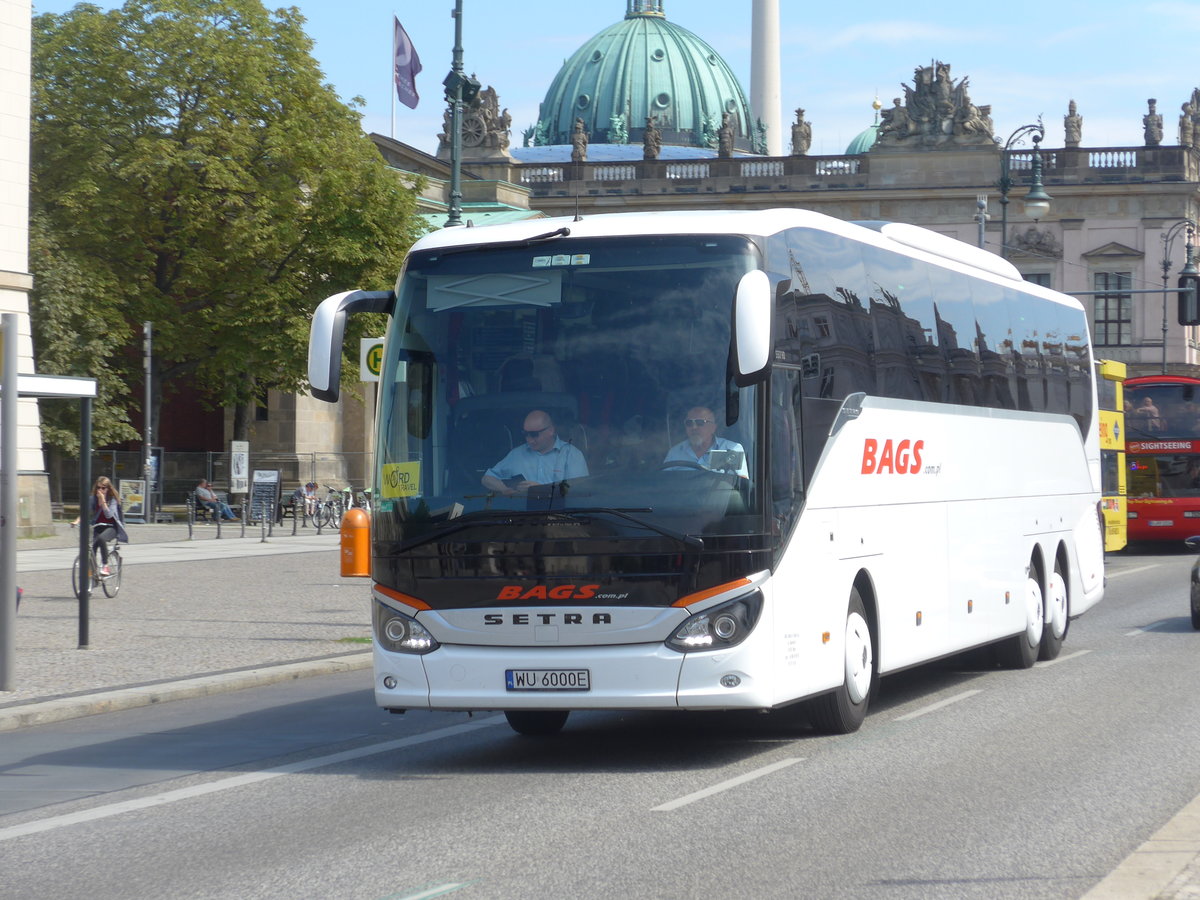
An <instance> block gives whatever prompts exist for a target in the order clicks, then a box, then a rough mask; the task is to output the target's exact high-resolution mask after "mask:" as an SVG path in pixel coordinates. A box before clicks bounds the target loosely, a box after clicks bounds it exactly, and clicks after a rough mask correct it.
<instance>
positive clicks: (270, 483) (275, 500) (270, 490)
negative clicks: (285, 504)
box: [250, 469, 282, 522]
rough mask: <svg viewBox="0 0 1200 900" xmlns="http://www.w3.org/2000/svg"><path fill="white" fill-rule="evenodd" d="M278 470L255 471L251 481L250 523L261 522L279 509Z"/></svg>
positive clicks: (280, 484) (279, 485)
mask: <svg viewBox="0 0 1200 900" xmlns="http://www.w3.org/2000/svg"><path fill="white" fill-rule="evenodd" d="M281 487H282V483H281V482H280V480H279V470H278V469H255V470H254V476H253V478H252V479H251V481H250V521H252V522H261V521H262V520H263V519H264V518H267V517H269V516H271V515H272V513H273V511H274V510H276V509H278V508H279V491H280V489H281Z"/></svg>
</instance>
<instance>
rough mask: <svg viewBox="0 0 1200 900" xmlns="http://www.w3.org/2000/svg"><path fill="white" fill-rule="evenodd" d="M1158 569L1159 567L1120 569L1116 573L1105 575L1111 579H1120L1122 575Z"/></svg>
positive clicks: (1106, 572)
mask: <svg viewBox="0 0 1200 900" xmlns="http://www.w3.org/2000/svg"><path fill="white" fill-rule="evenodd" d="M1157 568H1158V566H1135V567H1134V568H1132V569H1118V570H1117V571H1115V572H1109V571H1105V573H1104V574H1105V575H1107V576H1108V577H1109V578H1119V577H1121V576H1122V575H1133V574H1135V573H1137V572H1148V571H1150V570H1151V569H1157Z"/></svg>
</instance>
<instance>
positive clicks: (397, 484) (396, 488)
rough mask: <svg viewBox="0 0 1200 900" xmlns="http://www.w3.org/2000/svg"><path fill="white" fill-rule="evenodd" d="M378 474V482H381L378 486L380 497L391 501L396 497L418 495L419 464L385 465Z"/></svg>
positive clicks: (419, 480) (419, 481)
mask: <svg viewBox="0 0 1200 900" xmlns="http://www.w3.org/2000/svg"><path fill="white" fill-rule="evenodd" d="M380 474H381V476H382V477H381V479H380V480H381V481H382V482H383V483H382V484H381V485H380V491H379V496H380V497H383V498H384V499H388V500H391V499H395V498H397V497H416V496H417V495H418V494H419V490H418V485H419V484H420V483H421V463H420V462H402V463H386V464H384V466H383V468H382V469H381V472H380Z"/></svg>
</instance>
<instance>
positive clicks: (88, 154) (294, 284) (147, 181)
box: [31, 0, 420, 434]
mask: <svg viewBox="0 0 1200 900" xmlns="http://www.w3.org/2000/svg"><path fill="white" fill-rule="evenodd" d="M303 21H304V20H303V17H302V16H301V15H300V14H299V12H298V11H297V10H296V9H295V8H289V9H280V10H275V11H273V12H269V11H268V10H266V9H265V8H264V7H263V6H262V4H261V3H260V2H259V0H129V2H127V3H126V4H125V5H124V6H122V7H120V8H119V9H114V10H112V11H108V12H104V11H101V10H100V9H98V8H97V7H95V6H92V5H89V4H81V5H79V6H76V7H74V8H73V9H72V10H70V11H69V12H67V13H65V14H63V15H41V16H37V17H35V18H34V20H33V40H34V43H33V124H32V159H31V162H32V192H31V206H32V211H33V217H32V225H31V230H32V231H33V240H34V242H35V246H40V247H41V248H43V251H44V252H35V254H34V256H33V261H32V262H31V268H32V270H33V272H34V275H35V290H34V310H35V320H34V329H35V339H36V340H37V341H38V352H39V355H40V357H41V359H42V360H43V362H44V364H45V365H44V367H45V368H46V369H47V370H52V371H63V372H66V371H70V372H72V373H73V374H96V375H99V376H102V377H103V376H105V375H106V374H108V373H106V369H108V370H111V372H112V373H117V374H119V375H123V376H124V378H125V379H126V381H127V382H130V381H132V382H134V383H135V384H136V383H137V382H138V380H139V379H140V375H139V374H138V373H139V372H140V369H141V352H140V337H141V323H142V322H144V321H150V322H152V323H153V325H154V362H155V369H156V371H155V379H154V380H155V384H156V386H161V385H163V384H166V385H168V386H169V387H170V386H174V389H175V390H182V389H186V390H188V391H191V392H194V393H197V394H198V395H199V396H201V397H203V398H206V400H207V401H208V402H209V403H211V404H213V405H218V406H237V405H243V404H246V403H248V402H251V401H252V400H253V399H254V398H255V395H256V394H259V395H261V392H262V391H264V390H265V389H266V388H275V389H279V390H283V391H292V390H297V389H301V388H303V387H304V386H305V381H304V374H305V362H304V361H305V347H306V344H307V330H308V321H309V318H310V316H311V311H312V310H313V309H314V308H315V306H316V304H317V302H319V301H320V300H321V299H323V298H324V297H325V296H326V295H328V294H330V293H333V292H335V291H337V290H342V289H345V288H348V287H362V288H381V287H388V286H390V285H391V283H392V281H393V279H394V278H395V273H396V272H397V270H398V269H399V265H400V262H401V259H402V257H403V253H404V251H405V250H406V249H407V248H408V246H409V245H410V244H411V243H412V241H413V240H414V239H415V236H416V234H417V233H418V229H419V221H420V220H419V219H418V218H417V217H416V215H415V212H414V210H415V204H414V198H413V193H412V191H411V190H410V189H409V188H407V187H406V186H405V185H404V184H402V183H401V181H400V179H399V178H397V177H395V175H394V173H391V172H389V171H388V170H387V168H386V167H385V165H384V164H383V161H382V159H381V157H380V156H379V153H378V151H377V150H376V149H375V147H374V145H373V144H372V143H371V142H370V140H369V139H368V138H367V137H366V135H364V134H363V132H362V129H361V127H360V123H359V114H358V113H357V111H356V110H355V109H354V108H353V107H351V106H348V105H346V104H345V103H343V102H341V101H340V100H339V99H338V97H337V95H336V93H335V92H334V90H333V88H332V87H331V86H329V85H326V84H323V83H322V75H321V72H320V70H319V68H318V66H317V64H316V62H315V60H314V59H313V58H312V56H311V47H312V44H311V41H310V40H309V38H308V37H307V36H306V35H305V33H304V31H303V28H302V25H303ZM85 286H86V287H85ZM60 307H65V308H60ZM64 322H75V323H78V324H81V325H82V324H86V323H88V322H95V323H96V324H98V325H102V326H103V327H104V328H105V330H106V333H107V340H106V341H105V342H104V343H103V344H102V345H99V346H96V345H94V344H93V345H90V350H88V352H82V351H83V350H84V346H83V345H79V346H75V347H71V348H70V349H69V351H68V352H63V353H58V352H53V353H50V354H49V355H47V353H46V349H47V347H48V346H50V347H54V346H59V345H61V346H59V349H61V350H67V346H68V344H69V342H68V344H63V340H64V335H65V334H66V333H67V331H68V330H69V328H66V327H64V325H63V323H64ZM81 340H82V337H81ZM84 344H86V341H85V342H84ZM80 358H84V359H88V360H89V361H90V364H91V365H92V366H93V368H91V369H89V370H88V371H87V372H86V373H80V372H78V371H76V369H75V368H73V366H74V365H75V363H77V362H78V360H79V359H80ZM120 397H121V393H120V391H119V390H116V389H115V388H114V390H113V391H112V392H111V393H110V395H109V399H110V400H111V401H114V402H116V401H119V400H120ZM160 397H161V395H160V394H158V393H157V392H156V396H155V406H156V408H157V404H158V401H159V400H160ZM117 431H119V429H117ZM117 431H114V434H116V433H117ZM156 433H157V432H156Z"/></svg>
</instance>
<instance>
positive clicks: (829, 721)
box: [808, 587, 877, 734]
mask: <svg viewBox="0 0 1200 900" xmlns="http://www.w3.org/2000/svg"><path fill="white" fill-rule="evenodd" d="M876 668H877V667H876V663H875V637H874V635H873V634H872V633H871V623H870V620H869V619H868V618H867V609H866V606H864V605H863V601H862V596H861V595H860V594H859V593H858V588H857V587H856V588H854V590H852V591H851V592H850V605H849V608H848V609H847V610H846V639H845V653H844V679H843V681H842V686H841V687H839V688H838V689H837V690H835V691H831V692H830V693H828V694H823V695H821V696H820V697H814V698H813V699H812V700H810V701H809V703H808V717H809V721H810V722H811V723H812V726H813V728H815V729H816V730H817V731H820V732H824V733H825V734H849V733H850V732H852V731H858V729H859V727H860V726H861V725H862V723H863V720H864V719H865V718H866V717H867V707H868V706H869V705H870V703H871V691H872V689H873V688H874V687H875V683H876V680H877V674H876Z"/></svg>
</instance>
